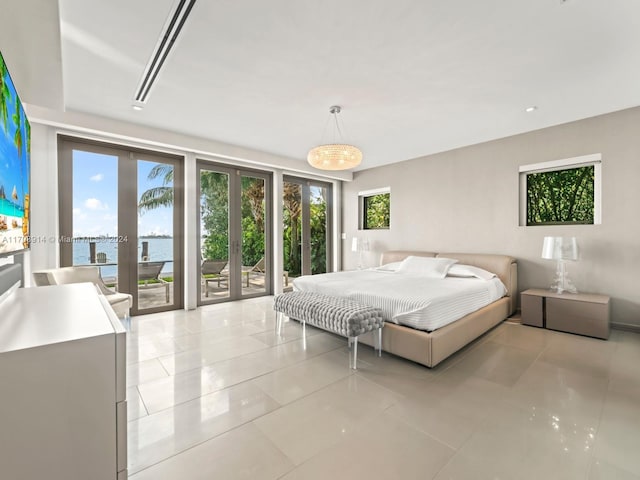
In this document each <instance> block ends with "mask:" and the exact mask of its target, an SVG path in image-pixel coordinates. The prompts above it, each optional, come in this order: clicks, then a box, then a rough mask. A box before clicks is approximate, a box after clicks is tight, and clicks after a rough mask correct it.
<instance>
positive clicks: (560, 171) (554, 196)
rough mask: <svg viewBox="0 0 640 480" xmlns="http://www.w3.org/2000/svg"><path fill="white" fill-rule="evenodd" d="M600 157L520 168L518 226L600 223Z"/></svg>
mask: <svg viewBox="0 0 640 480" xmlns="http://www.w3.org/2000/svg"><path fill="white" fill-rule="evenodd" d="M600 172H601V155H600V154H594V155H585V156H583V157H576V158H570V159H565V160H555V161H552V162H545V163H539V164H534V165H525V166H523V167H520V225H528V226H531V225H584V224H591V225H593V224H599V223H600V196H601V188H600V184H601V180H600Z"/></svg>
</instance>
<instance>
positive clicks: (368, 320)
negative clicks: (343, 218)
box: [273, 292, 384, 369]
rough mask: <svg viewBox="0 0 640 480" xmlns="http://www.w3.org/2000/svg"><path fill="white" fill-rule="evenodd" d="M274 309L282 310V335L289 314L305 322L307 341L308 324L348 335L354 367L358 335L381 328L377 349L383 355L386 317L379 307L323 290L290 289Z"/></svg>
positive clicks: (277, 299)
mask: <svg viewBox="0 0 640 480" xmlns="http://www.w3.org/2000/svg"><path fill="white" fill-rule="evenodd" d="M273 309H274V310H275V311H276V312H277V313H278V315H277V318H276V330H277V332H278V334H280V330H281V328H282V316H283V315H286V316H287V317H289V318H293V319H295V320H298V321H300V322H302V332H303V341H304V342H305V343H306V324H307V323H309V324H310V325H313V326H314V327H318V328H322V329H323V330H327V331H329V332H333V333H337V334H338V335H342V336H343V337H347V338H348V339H349V347H350V348H351V346H353V363H352V368H353V369H355V368H356V362H357V359H358V336H359V335H362V334H363V333H367V332H371V331H377V339H376V340H377V342H376V347H374V348H375V349H376V350H377V352H378V355H382V327H384V318H383V317H382V310H380V309H379V308H374V307H370V306H368V305H363V304H361V303H358V302H354V301H352V300H348V299H346V298H340V297H332V296H330V295H325V294H322V293H316V292H288V293H283V294H281V295H277V296H276V297H275V299H274V303H273Z"/></svg>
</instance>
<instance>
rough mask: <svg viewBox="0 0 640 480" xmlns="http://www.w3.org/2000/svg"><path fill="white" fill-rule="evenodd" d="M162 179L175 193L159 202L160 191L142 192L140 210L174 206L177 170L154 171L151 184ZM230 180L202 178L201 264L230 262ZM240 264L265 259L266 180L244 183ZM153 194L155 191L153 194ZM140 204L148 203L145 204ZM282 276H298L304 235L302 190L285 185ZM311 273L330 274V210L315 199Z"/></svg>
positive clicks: (217, 176) (205, 175) (321, 198)
mask: <svg viewBox="0 0 640 480" xmlns="http://www.w3.org/2000/svg"><path fill="white" fill-rule="evenodd" d="M152 175H153V178H155V177H158V176H163V177H164V180H163V186H166V188H167V189H170V190H171V195H170V196H165V197H162V199H161V198H158V197H159V194H160V193H163V192H160V191H159V190H157V188H163V187H157V188H156V189H150V190H148V191H147V192H144V193H143V195H142V196H141V202H140V204H139V205H138V206H139V208H140V209H141V210H144V209H151V208H158V207H160V206H163V205H164V204H165V203H163V202H167V203H169V204H172V202H173V186H172V185H171V183H172V181H173V169H172V168H171V169H163V168H157V169H156V168H154V169H152V171H151V173H150V174H149V178H151V177H152ZM228 178H229V177H228V175H227V174H225V173H217V172H211V171H203V172H202V173H201V175H200V192H201V195H200V209H201V221H202V228H203V239H204V241H203V246H202V255H203V258H205V259H208V260H227V259H228V258H229V182H228ZM241 186H242V196H241V215H242V264H243V265H245V266H253V265H255V264H256V263H258V262H259V261H260V259H262V258H263V257H264V256H265V226H264V219H265V213H266V212H265V198H264V192H265V189H264V187H265V185H264V180H263V179H261V178H254V177H248V176H246V177H242V181H241ZM152 190H155V192H153V191H152ZM142 199H146V200H147V201H145V202H143V201H142ZM283 205H284V212H283V217H284V231H283V235H284V238H283V242H284V270H286V271H288V272H289V274H290V275H291V276H296V275H300V273H301V267H302V265H301V257H300V241H301V240H300V232H301V231H302V218H301V213H302V208H301V207H302V198H301V188H300V185H298V184H294V183H288V182H285V184H284V196H283ZM310 209H311V219H310V221H311V271H312V272H313V273H324V272H326V265H327V256H326V255H327V252H326V243H327V204H326V200H325V198H324V196H323V194H319V195H317V196H315V197H313V198H312V199H311V205H310Z"/></svg>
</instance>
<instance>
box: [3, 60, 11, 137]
mask: <svg viewBox="0 0 640 480" xmlns="http://www.w3.org/2000/svg"><path fill="white" fill-rule="evenodd" d="M8 76H9V72H8V71H7V66H6V65H5V63H4V59H3V58H2V56H1V55H0V118H2V125H3V126H4V131H5V132H7V133H9V110H8V108H7V105H8V104H9V101H10V100H11V92H9V85H8V84H7V81H6V78H8Z"/></svg>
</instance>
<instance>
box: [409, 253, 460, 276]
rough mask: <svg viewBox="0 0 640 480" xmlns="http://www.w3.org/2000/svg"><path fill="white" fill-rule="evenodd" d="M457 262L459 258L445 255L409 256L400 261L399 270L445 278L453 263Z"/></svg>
mask: <svg viewBox="0 0 640 480" xmlns="http://www.w3.org/2000/svg"><path fill="white" fill-rule="evenodd" d="M456 262H457V260H453V259H451V258H443V257H439V258H434V257H407V258H405V259H404V260H403V261H402V262H401V263H400V266H399V267H398V270H397V271H398V272H400V273H411V274H413V275H421V276H423V277H428V278H444V277H445V276H446V275H447V271H448V270H449V268H450V267H451V265H453V264H454V263H456Z"/></svg>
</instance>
